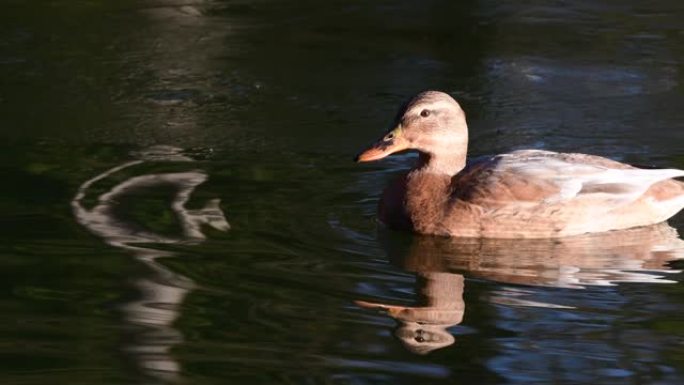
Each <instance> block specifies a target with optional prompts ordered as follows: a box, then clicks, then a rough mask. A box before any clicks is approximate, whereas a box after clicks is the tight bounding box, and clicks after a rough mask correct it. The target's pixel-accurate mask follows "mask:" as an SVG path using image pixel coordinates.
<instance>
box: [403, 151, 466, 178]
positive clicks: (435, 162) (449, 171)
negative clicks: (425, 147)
mask: <svg viewBox="0 0 684 385" xmlns="http://www.w3.org/2000/svg"><path fill="white" fill-rule="evenodd" d="M465 165H466V152H465V151H463V152H456V153H448V154H429V153H424V152H421V153H420V157H419V159H418V163H417V164H416V167H415V168H414V170H416V171H419V172H424V173H430V174H437V175H444V176H448V177H452V176H454V175H456V174H458V173H459V172H460V171H461V170H463V168H464V167H465Z"/></svg>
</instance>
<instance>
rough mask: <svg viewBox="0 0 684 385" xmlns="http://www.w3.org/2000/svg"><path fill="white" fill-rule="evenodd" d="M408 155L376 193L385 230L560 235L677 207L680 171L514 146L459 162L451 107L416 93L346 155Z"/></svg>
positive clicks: (637, 222)
mask: <svg viewBox="0 0 684 385" xmlns="http://www.w3.org/2000/svg"><path fill="white" fill-rule="evenodd" d="M406 150H408V151H417V152H418V159H417V161H416V163H415V164H414V165H413V167H412V168H411V169H410V170H408V172H405V173H404V174H403V175H401V176H400V177H398V178H397V179H396V180H394V181H393V182H391V183H390V184H389V185H388V186H387V187H386V188H385V190H384V192H383V193H382V195H381V197H380V201H379V205H378V219H379V220H380V221H381V222H382V223H384V224H385V225H386V226H387V227H389V228H390V229H395V230H404V231H412V232H414V233H420V234H429V235H441V236H448V237H467V238H560V237H568V236H575V235H580V234H587V233H598V232H605V231H613V230H622V229H629V228H634V227H640V226H648V225H652V224H657V223H660V222H664V221H666V220H667V219H669V218H671V217H673V216H674V215H676V214H677V213H678V212H679V211H681V210H682V208H683V207H684V182H681V181H678V180H677V179H676V178H680V177H683V176H684V170H680V169H675V168H669V169H643V168H637V167H635V166H632V165H629V164H625V163H621V162H618V161H615V160H612V159H608V158H605V157H601V156H597V155H589V154H582V153H560V152H553V151H546V150H537V149H528V150H517V151H513V152H509V153H505V154H499V155H491V156H481V157H477V158H474V159H467V158H468V157H467V152H468V125H467V123H466V116H465V113H464V111H463V109H462V108H461V106H460V105H459V103H458V102H457V101H456V100H455V99H454V98H452V97H451V96H450V95H448V94H447V93H444V92H440V91H425V92H421V93H419V94H418V95H416V96H415V97H413V98H412V99H410V100H409V101H408V102H407V103H404V104H403V105H402V106H401V107H400V108H399V111H398V112H397V115H396V117H395V119H394V122H393V124H392V125H391V128H390V129H389V130H388V131H387V132H386V133H385V134H384V135H383V136H382V137H381V138H380V139H379V140H377V141H375V142H374V143H372V144H371V145H370V146H368V147H367V148H366V149H364V150H363V151H362V152H361V153H359V154H358V155H357V156H356V157H355V160H356V161H357V162H371V161H377V160H380V159H383V158H385V157H387V156H389V155H391V154H394V153H398V152H402V151H406Z"/></svg>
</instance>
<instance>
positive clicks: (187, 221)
mask: <svg viewBox="0 0 684 385" xmlns="http://www.w3.org/2000/svg"><path fill="white" fill-rule="evenodd" d="M139 156H140V157H141V160H135V161H130V162H127V163H124V164H122V165H120V166H118V167H114V168H112V169H110V170H108V171H106V172H104V173H102V174H100V175H98V176H96V177H94V178H92V179H89V180H87V181H86V182H84V183H83V184H82V185H81V186H80V188H79V190H78V193H77V194H76V196H75V197H74V199H73V201H72V202H71V205H72V209H73V213H74V216H75V217H76V220H77V221H78V222H79V223H80V224H81V225H83V226H84V227H86V228H87V229H88V230H89V231H90V232H92V233H93V234H95V235H97V236H99V237H101V238H102V239H103V240H104V241H105V242H107V243H108V244H109V245H112V246H114V247H118V248H121V249H124V250H127V251H129V252H131V253H132V254H133V255H134V256H135V258H136V259H137V260H139V261H140V262H142V263H144V264H145V265H146V266H147V267H148V268H149V269H150V271H151V274H150V276H149V277H145V278H142V279H139V280H137V281H135V282H134V285H135V288H136V289H137V291H138V292H139V293H140V299H138V300H135V301H132V302H130V303H127V304H125V305H124V306H123V307H122V310H123V313H124V317H125V319H126V321H127V322H128V323H130V324H131V325H133V326H134V327H135V329H136V332H135V333H134V334H135V335H134V338H133V342H132V343H131V345H130V346H127V347H126V351H127V353H128V354H130V355H131V356H132V357H133V359H134V361H136V363H137V365H139V367H140V368H141V369H142V370H143V371H144V372H145V373H146V374H148V375H150V376H153V377H156V378H160V379H165V380H176V379H177V377H178V373H179V370H180V367H179V364H178V362H176V361H175V360H174V358H173V357H172V356H171V354H170V350H171V348H172V347H173V346H174V345H176V344H178V343H180V342H181V341H182V335H181V334H180V333H179V331H178V330H176V329H174V328H173V323H174V321H175V320H176V319H177V318H178V316H179V308H180V305H181V303H182V302H183V299H184V298H185V296H186V295H187V294H188V293H189V292H190V291H191V290H192V289H193V286H194V284H193V282H192V281H191V280H190V279H188V278H186V277H184V276H181V275H178V274H175V273H174V272H172V271H171V270H169V269H168V268H166V267H165V266H163V265H161V264H160V263H158V262H157V259H158V258H161V257H167V256H170V255H172V253H171V252H168V251H162V250H157V249H154V248H150V247H147V246H143V244H150V243H152V244H178V243H188V242H197V241H201V240H202V239H204V238H205V236H204V234H203V233H202V229H201V226H202V225H209V226H211V227H213V228H215V229H217V230H221V231H226V230H228V229H229V225H228V222H227V221H226V219H225V217H224V215H223V212H222V211H221V209H220V208H219V200H218V199H213V200H210V201H209V202H208V203H207V204H206V206H205V207H204V208H203V209H199V210H189V209H187V208H186V207H185V205H186V203H187V202H188V200H189V199H190V196H191V194H192V193H193V191H194V190H195V188H196V187H197V186H198V185H200V184H202V183H203V182H204V181H206V180H207V175H206V174H205V173H204V172H202V171H201V170H193V171H187V172H177V173H158V174H147V175H140V176H134V177H130V178H128V179H126V180H124V181H123V182H121V183H119V184H117V185H116V186H114V187H112V188H111V189H109V191H107V192H106V193H103V194H101V195H100V196H99V197H98V200H97V204H96V205H95V206H94V207H93V208H91V209H88V208H86V207H84V205H83V200H84V198H85V197H86V194H87V192H88V190H89V189H90V188H91V187H92V186H93V185H94V184H95V183H97V182H100V181H102V180H105V179H108V178H109V177H111V176H112V175H113V174H115V173H117V172H120V171H122V170H124V169H127V168H130V167H131V166H135V165H138V164H141V163H143V162H151V161H167V162H189V161H191V159H190V158H188V157H186V156H184V155H182V154H181V153H180V150H179V149H177V148H173V147H165V146H156V147H153V148H150V149H148V150H146V151H143V152H141V153H140V154H139ZM163 187H173V188H174V194H175V195H174V196H173V198H172V201H171V203H170V206H171V207H170V208H171V210H172V211H173V213H174V214H175V216H176V218H177V221H178V222H179V224H180V227H181V229H182V231H181V232H182V234H178V236H164V235H159V234H157V233H155V232H153V231H148V230H145V229H142V228H141V226H140V225H138V224H136V223H134V221H133V220H131V219H130V218H126V217H125V214H126V213H121V212H120V210H119V209H118V208H117V205H118V204H119V202H120V201H121V200H122V199H124V198H125V197H126V196H127V195H129V194H131V193H135V192H137V191H139V190H141V189H151V188H163ZM122 214H123V215H122ZM128 214H132V213H128Z"/></svg>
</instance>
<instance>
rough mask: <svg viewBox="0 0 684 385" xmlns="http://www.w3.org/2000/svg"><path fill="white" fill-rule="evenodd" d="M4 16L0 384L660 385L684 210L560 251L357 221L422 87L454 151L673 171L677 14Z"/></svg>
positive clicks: (680, 289)
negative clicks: (454, 124)
mask: <svg viewBox="0 0 684 385" xmlns="http://www.w3.org/2000/svg"><path fill="white" fill-rule="evenodd" d="M642 3H643V2H638V1H622V2H610V1H607V2H603V3H601V4H598V3H596V2H595V1H575V2H571V3H564V2H556V3H552V4H550V3H546V2H538V1H523V2H516V3H514V4H500V3H499V2H494V1H486V0H482V1H465V2H458V3H457V4H452V2H448V1H438V0H435V1H426V2H409V1H401V2H389V1H381V2H373V3H368V2H362V1H344V2H343V1H333V2H326V3H321V2H314V1H305V2H299V3H297V4H291V3H290V2H281V1H276V0H261V1H249V2H247V1H201V0H196V1H171V0H157V1H152V0H149V1H132V0H127V1H120V2H115V3H112V2H94V1H77V2H74V1H34V2H31V3H30V4H29V3H26V2H22V1H12V0H10V1H6V2H5V4H3V11H2V12H1V13H0V139H1V140H0V175H2V179H3V183H2V185H3V194H2V195H0V212H1V213H2V215H0V228H1V229H2V231H0V238H1V239H2V243H1V244H0V245H1V246H0V264H1V269H0V271H2V272H3V277H2V278H3V279H2V280H1V282H3V285H4V288H5V290H3V291H2V293H3V294H2V296H1V297H0V303H2V308H3V312H2V314H3V316H2V317H3V322H2V323H0V341H1V342H2V346H3V348H2V349H1V350H0V354H1V355H2V358H3V359H2V360H1V361H0V362H2V363H1V364H0V366H2V370H0V381H1V382H2V383H4V384H44V383H54V384H61V383H64V384H81V383H82V384H92V383H98V384H121V383H133V384H172V383H187V384H214V383H216V384H219V383H220V384H226V383H249V384H282V383H296V384H319V383H321V384H322V383H325V384H328V383H330V384H366V383H367V384H381V383H387V384H415V383H420V384H446V383H449V384H452V383H463V384H470V383H475V382H478V383H483V384H508V383H520V384H534V383H540V384H542V383H552V382H553V383H558V384H597V383H601V384H604V383H605V384H613V383H615V384H677V383H681V382H683V381H684V347H683V345H682V341H684V333H683V332H682V330H684V323H683V321H682V317H681V314H682V311H684V300H683V299H682V298H684V286H683V284H682V281H683V279H684V276H683V275H682V274H681V273H680V271H679V270H680V269H681V268H682V267H684V264H683V263H682V262H681V261H678V260H677V259H678V258H681V257H682V250H681V239H680V237H679V236H678V235H677V233H676V232H677V230H678V231H680V232H681V231H684V218H683V217H682V216H681V215H680V216H679V217H678V218H675V219H673V220H672V221H670V224H669V226H668V225H662V226H658V227H655V228H651V229H641V230H638V231H636V230H635V231H634V232H629V233H627V234H623V235H610V236H606V237H603V236H601V237H587V238H579V239H576V240H573V241H562V242H495V241H494V242H487V241H475V240H469V241H465V240H459V241H453V240H445V239H439V238H431V237H417V236H411V235H408V234H397V233H393V232H389V231H387V230H385V229H383V228H382V227H381V226H379V225H378V224H377V221H376V219H375V207H376V204H377V200H378V197H379V194H380V192H381V191H382V188H383V187H384V186H385V185H386V184H387V182H388V181H390V180H391V179H392V178H393V177H394V175H396V174H397V173H398V172H400V171H402V170H405V169H407V168H408V167H410V164H411V162H412V160H413V156H412V155H400V156H396V157H393V158H391V159H388V160H386V161H383V162H380V163H375V164H369V165H356V164H354V163H353V162H351V158H352V155H353V154H355V153H356V152H357V151H358V150H359V149H360V148H362V147H363V146H364V145H366V144H367V143H368V142H369V141H370V140H372V139H374V138H376V137H377V136H378V135H379V134H380V133H381V132H382V131H383V130H384V129H385V128H386V127H387V124H388V123H389V122H390V118H391V117H392V116H393V114H394V112H395V109H396V108H397V106H398V104H399V103H400V102H401V101H403V100H404V99H405V98H406V97H408V96H410V95H412V94H413V93H415V92H417V91H420V90H424V89H440V90H444V91H447V92H449V93H451V94H452V95H453V96H454V97H456V98H457V99H458V100H459V101H460V102H461V104H462V105H463V107H464V109H465V110H466V113H467V114H468V121H469V125H470V129H471V147H470V153H471V154H472V155H481V154H490V153H497V152H503V151H510V150H513V149H519V148H543V149H549V150H556V151H580V152H586V153H593V154H598V155H603V156H608V157H610V158H613V159H617V160H621V161H627V162H631V163H635V164H639V165H644V166H649V167H678V168H684V152H682V144H683V143H684V123H683V122H684V121H683V120H682V118H681V113H680V111H681V106H682V105H683V103H684V92H683V88H682V87H683V86H682V83H683V81H684V78H683V75H682V74H683V70H684V64H683V63H684V34H683V33H682V21H681V20H683V18H684V5H682V4H681V3H680V2H678V1H667V0H663V1H658V2H654V3H652V4H651V3H649V4H642Z"/></svg>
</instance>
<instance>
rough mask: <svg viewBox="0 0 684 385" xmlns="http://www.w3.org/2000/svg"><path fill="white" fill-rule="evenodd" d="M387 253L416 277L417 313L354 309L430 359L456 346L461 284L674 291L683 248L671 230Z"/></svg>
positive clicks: (438, 242) (471, 242)
mask: <svg viewBox="0 0 684 385" xmlns="http://www.w3.org/2000/svg"><path fill="white" fill-rule="evenodd" d="M385 249H386V252H387V253H388V254H389V256H390V258H391V259H392V260H393V261H394V263H395V264H397V265H399V266H401V267H402V268H403V269H405V270H406V271H410V272H415V273H416V276H417V279H416V286H417V289H416V293H419V294H420V296H421V297H422V298H421V299H420V300H418V304H417V305H416V306H397V305H393V304H385V303H378V302H369V301H356V303H357V304H358V305H359V306H362V307H366V308H377V309H381V310H384V311H386V312H387V313H388V315H389V316H390V317H392V318H394V319H395V320H397V321H398V323H399V327H398V328H397V329H396V331H395V336H396V337H397V338H399V340H401V342H402V343H403V344H404V345H405V346H406V347H407V348H408V349H409V350H410V351H412V352H414V353H418V354H426V353H429V352H431V351H433V350H436V349H440V348H444V347H446V346H449V345H451V344H453V343H454V342H455V339H454V337H453V336H452V335H451V334H450V333H449V332H448V331H447V328H449V327H451V326H454V325H458V324H460V323H461V322H462V321H463V315H464V312H465V307H466V306H465V302H464V301H463V289H464V277H463V275H462V274H459V272H462V273H463V274H466V275H468V276H469V277H477V278H484V279H487V280H490V281H495V282H499V283H506V284H516V285H529V286H544V287H558V288H573V289H581V288H584V287H586V286H607V285H614V284H616V283H621V282H641V283H674V281H671V280H667V279H665V278H663V276H664V275H665V274H668V273H676V272H678V271H675V270H672V269H671V268H670V267H669V266H668V262H669V261H672V260H675V259H681V258H684V241H682V240H681V239H680V238H679V235H678V234H677V231H676V230H675V229H674V228H672V227H670V226H669V225H667V224H666V223H662V224H658V225H654V226H648V227H641V228H635V229H629V230H623V231H614V232H608V233H598V234H590V235H585V236H577V237H569V238H561V239H545V240H510V239H509V240H498V239H458V238H441V237H427V236H415V237H413V238H412V240H411V244H410V245H409V246H408V247H406V246H405V245H402V242H401V240H399V239H395V238H394V237H392V235H391V234H390V235H389V236H388V237H386V239H385ZM525 294H526V293H525V291H524V290H501V291H499V292H497V293H496V294H495V298H492V299H491V300H492V301H493V302H496V303H502V304H507V305H514V306H537V307H553V308H560V307H565V306H562V305H560V304H552V303H542V302H535V301H529V300H525V299H522V298H520V297H521V296H524V295H525Z"/></svg>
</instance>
